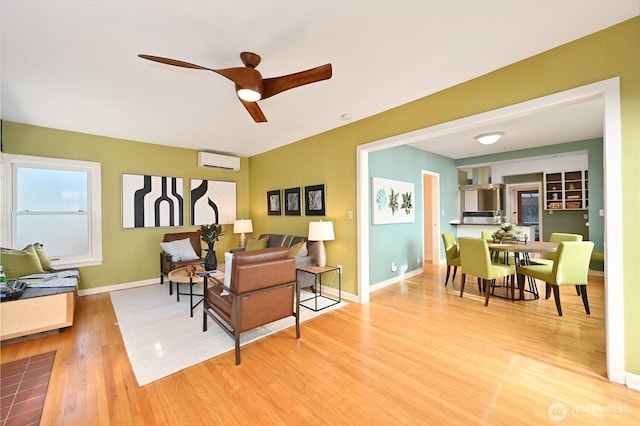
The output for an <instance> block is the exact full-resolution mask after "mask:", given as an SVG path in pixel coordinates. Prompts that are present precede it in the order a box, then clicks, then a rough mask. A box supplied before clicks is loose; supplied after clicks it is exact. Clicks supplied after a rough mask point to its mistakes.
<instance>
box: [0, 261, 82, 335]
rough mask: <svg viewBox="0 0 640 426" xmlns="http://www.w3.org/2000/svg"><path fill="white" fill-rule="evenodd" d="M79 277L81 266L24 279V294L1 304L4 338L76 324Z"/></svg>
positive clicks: (0, 312)
mask: <svg viewBox="0 0 640 426" xmlns="http://www.w3.org/2000/svg"><path fill="white" fill-rule="evenodd" d="M78 280H79V274H78V271H77V270H65V271H54V272H49V273H44V274H37V275H33V276H32V278H30V279H23V280H21V281H23V282H26V283H27V285H28V287H27V288H26V289H25V290H24V292H23V293H22V296H21V297H20V298H18V299H16V300H11V301H7V302H3V303H2V305H1V307H0V340H7V339H13V338H16V337H22V336H27V335H29V334H34V333H41V332H43V331H50V330H55V329H62V328H65V327H70V326H72V325H73V315H74V312H75V305H76V297H77V294H78Z"/></svg>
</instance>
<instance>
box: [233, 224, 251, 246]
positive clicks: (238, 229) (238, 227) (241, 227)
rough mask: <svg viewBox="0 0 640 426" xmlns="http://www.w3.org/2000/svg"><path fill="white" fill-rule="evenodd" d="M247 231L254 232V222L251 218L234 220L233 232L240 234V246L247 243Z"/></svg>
mask: <svg viewBox="0 0 640 426" xmlns="http://www.w3.org/2000/svg"><path fill="white" fill-rule="evenodd" d="M245 232H246V233H249V232H253V223H251V219H240V220H236V221H235V222H233V233H234V234H240V247H245V246H246V245H247V236H246V235H245Z"/></svg>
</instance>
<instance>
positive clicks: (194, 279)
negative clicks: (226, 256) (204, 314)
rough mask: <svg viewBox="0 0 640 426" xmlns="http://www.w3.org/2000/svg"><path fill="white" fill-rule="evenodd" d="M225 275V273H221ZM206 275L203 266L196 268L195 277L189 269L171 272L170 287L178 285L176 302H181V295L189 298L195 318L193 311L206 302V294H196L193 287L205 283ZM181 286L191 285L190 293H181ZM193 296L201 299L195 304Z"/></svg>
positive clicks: (191, 311) (168, 276) (169, 275)
mask: <svg viewBox="0 0 640 426" xmlns="http://www.w3.org/2000/svg"><path fill="white" fill-rule="evenodd" d="M219 272H220V273H221V274H223V273H224V272H223V271H219ZM204 273H205V271H204V268H202V267H201V266H198V267H196V270H195V273H194V274H193V275H191V276H190V275H189V274H188V272H187V267H186V266H185V267H183V268H178V269H174V270H173V271H171V272H169V274H168V275H167V278H169V285H171V283H176V301H178V302H179V301H180V295H183V296H189V307H190V313H191V316H192V317H193V310H194V309H195V308H196V307H197V306H198V305H199V304H200V303H202V301H203V300H204V294H199V293H194V292H193V286H194V284H201V283H203V282H204V277H203V274H204ZM180 284H188V285H189V293H180ZM193 296H196V297H199V298H200V299H199V300H197V301H196V303H195V304H194V303H193Z"/></svg>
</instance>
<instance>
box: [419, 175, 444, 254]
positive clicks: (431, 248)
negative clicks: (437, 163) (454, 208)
mask: <svg viewBox="0 0 640 426" xmlns="http://www.w3.org/2000/svg"><path fill="white" fill-rule="evenodd" d="M422 211H423V215H424V217H423V222H422V230H423V241H422V247H423V251H424V253H423V255H422V259H423V262H422V263H423V264H427V263H428V264H434V265H437V264H439V263H440V213H439V212H440V175H439V174H438V173H433V172H428V171H426V170H423V171H422Z"/></svg>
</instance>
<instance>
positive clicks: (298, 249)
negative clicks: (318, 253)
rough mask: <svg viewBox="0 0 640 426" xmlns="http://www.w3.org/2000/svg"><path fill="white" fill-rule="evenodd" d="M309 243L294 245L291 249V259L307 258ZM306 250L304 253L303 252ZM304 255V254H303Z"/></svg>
mask: <svg viewBox="0 0 640 426" xmlns="http://www.w3.org/2000/svg"><path fill="white" fill-rule="evenodd" d="M306 243H307V242H306V241H300V242H299V243H297V244H294V245H292V246H291V248H290V249H289V257H298V256H306V255H307V244H306ZM303 249H304V251H303ZM301 253H304V254H301Z"/></svg>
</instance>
